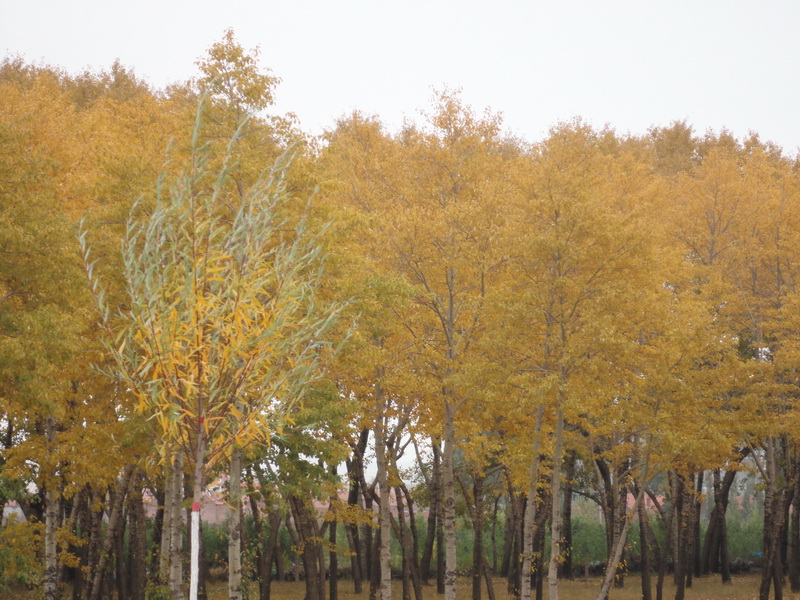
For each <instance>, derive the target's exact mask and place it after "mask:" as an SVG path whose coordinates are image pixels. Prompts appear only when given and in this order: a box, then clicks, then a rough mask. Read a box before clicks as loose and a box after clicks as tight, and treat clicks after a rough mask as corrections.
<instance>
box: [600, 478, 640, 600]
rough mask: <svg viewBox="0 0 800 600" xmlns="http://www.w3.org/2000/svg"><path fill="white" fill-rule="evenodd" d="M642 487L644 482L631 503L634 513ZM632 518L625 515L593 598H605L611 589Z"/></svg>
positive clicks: (602, 599)
mask: <svg viewBox="0 0 800 600" xmlns="http://www.w3.org/2000/svg"><path fill="white" fill-rule="evenodd" d="M644 487H645V486H644V484H642V485H641V487H640V489H639V493H638V494H636V502H635V503H634V505H633V512H634V514H635V513H636V512H637V511H638V510H639V505H640V504H641V503H642V498H643V497H644ZM632 520H633V519H629V518H627V517H626V518H625V524H624V525H623V526H622V531H620V533H619V536H618V537H617V539H616V541H615V542H614V550H613V553H612V555H611V556H609V559H608V562H607V563H606V573H605V576H604V578H603V583H602V585H601V586H600V591H599V592H598V594H597V597H596V598H595V600H605V598H606V597H607V596H608V591H609V590H610V589H611V584H612V583H613V582H614V579H615V576H616V570H617V567H618V565H619V563H620V561H621V560H622V552H623V550H624V548H625V542H626V541H627V539H628V529H629V528H630V524H631V521H632Z"/></svg>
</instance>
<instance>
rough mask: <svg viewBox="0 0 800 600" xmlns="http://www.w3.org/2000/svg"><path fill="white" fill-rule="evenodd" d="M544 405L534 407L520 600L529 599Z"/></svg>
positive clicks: (524, 521) (524, 518)
mask: <svg viewBox="0 0 800 600" xmlns="http://www.w3.org/2000/svg"><path fill="white" fill-rule="evenodd" d="M543 413H544V405H542V404H539V405H538V406H537V407H536V425H535V426H534V429H533V443H532V447H531V464H530V467H529V468H528V501H527V502H526V503H525V509H524V510H525V513H524V517H523V530H522V532H523V533H522V568H521V571H522V577H521V578H520V588H519V589H520V598H521V600H530V599H531V572H532V570H533V525H534V523H535V522H536V498H537V496H538V492H537V489H538V488H537V484H538V483H539V455H540V454H541V441H542V416H543Z"/></svg>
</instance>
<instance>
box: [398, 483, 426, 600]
mask: <svg viewBox="0 0 800 600" xmlns="http://www.w3.org/2000/svg"><path fill="white" fill-rule="evenodd" d="M397 493H398V494H402V495H403V497H404V498H405V499H406V508H407V509H408V525H409V531H410V533H411V540H410V547H409V556H410V561H409V562H410V565H409V566H410V571H411V583H412V585H413V586H414V596H415V597H416V600H422V577H421V576H420V568H419V559H418V558H417V557H418V556H419V532H418V531H417V523H416V517H415V513H414V499H413V498H412V497H411V492H410V491H409V490H408V487H407V486H406V484H405V483H403V482H402V481H401V482H400V486H399V487H398V488H397ZM398 508H399V506H398Z"/></svg>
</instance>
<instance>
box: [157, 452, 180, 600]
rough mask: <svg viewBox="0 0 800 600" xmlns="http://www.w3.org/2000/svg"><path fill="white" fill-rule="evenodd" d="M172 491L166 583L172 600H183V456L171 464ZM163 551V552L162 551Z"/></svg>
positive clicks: (177, 455) (178, 454)
mask: <svg viewBox="0 0 800 600" xmlns="http://www.w3.org/2000/svg"><path fill="white" fill-rule="evenodd" d="M171 468H172V490H171V500H172V502H171V503H170V506H169V507H168V509H169V512H170V515H169V522H168V533H167V535H168V536H169V537H168V539H169V547H168V550H167V560H168V561H169V562H168V565H169V566H168V570H169V575H168V582H169V590H170V595H171V597H172V600H183V534H182V531H181V529H182V525H183V516H182V514H181V503H182V500H183V454H182V453H181V452H178V453H176V455H175V460H174V463H173V464H172V467H171ZM162 551H163V550H162Z"/></svg>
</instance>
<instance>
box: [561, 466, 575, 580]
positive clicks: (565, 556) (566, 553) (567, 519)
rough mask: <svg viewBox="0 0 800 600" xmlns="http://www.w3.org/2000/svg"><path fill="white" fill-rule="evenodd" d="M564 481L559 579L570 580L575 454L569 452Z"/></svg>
mask: <svg viewBox="0 0 800 600" xmlns="http://www.w3.org/2000/svg"><path fill="white" fill-rule="evenodd" d="M565 466H566V472H565V476H566V478H565V481H564V509H563V512H562V514H561V539H563V540H564V543H563V544H562V546H561V564H560V565H559V575H558V576H559V577H560V578H562V579H572V578H573V574H572V482H573V480H574V479H575V453H574V452H569V453H568V454H567V460H566V465H565Z"/></svg>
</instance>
